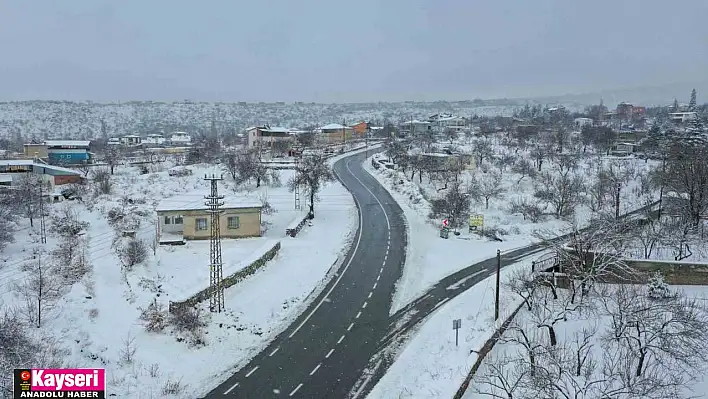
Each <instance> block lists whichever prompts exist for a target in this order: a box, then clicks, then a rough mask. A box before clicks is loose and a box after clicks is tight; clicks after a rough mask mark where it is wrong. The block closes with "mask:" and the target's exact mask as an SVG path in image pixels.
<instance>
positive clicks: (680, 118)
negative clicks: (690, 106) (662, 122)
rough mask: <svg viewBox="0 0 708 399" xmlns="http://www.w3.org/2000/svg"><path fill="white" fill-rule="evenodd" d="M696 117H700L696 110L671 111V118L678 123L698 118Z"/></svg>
mask: <svg viewBox="0 0 708 399" xmlns="http://www.w3.org/2000/svg"><path fill="white" fill-rule="evenodd" d="M696 118H698V114H696V113H695V112H671V113H670V114H669V119H671V121H672V122H678V123H686V122H690V121H693V120H696Z"/></svg>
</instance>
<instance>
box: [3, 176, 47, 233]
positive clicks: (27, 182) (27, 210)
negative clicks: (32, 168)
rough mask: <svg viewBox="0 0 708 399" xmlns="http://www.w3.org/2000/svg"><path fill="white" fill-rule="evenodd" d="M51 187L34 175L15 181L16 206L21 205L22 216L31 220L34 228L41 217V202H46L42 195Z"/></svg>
mask: <svg viewBox="0 0 708 399" xmlns="http://www.w3.org/2000/svg"><path fill="white" fill-rule="evenodd" d="M49 187H50V186H49V184H48V183H45V182H44V181H43V180H42V177H41V176H37V175H35V174H33V173H25V174H23V175H21V176H20V177H19V178H18V179H16V180H14V181H13V185H12V189H13V191H12V192H13V193H14V201H16V202H15V203H16V204H20V206H19V208H20V210H21V211H22V214H23V215H24V216H25V217H26V218H28V219H29V221H30V226H32V227H34V219H35V218H37V217H39V216H40V210H41V209H42V206H41V201H44V198H42V197H41V195H40V193H41V192H42V191H44V192H45V193H46V192H47V190H49Z"/></svg>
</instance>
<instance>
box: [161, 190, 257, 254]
mask: <svg viewBox="0 0 708 399" xmlns="http://www.w3.org/2000/svg"><path fill="white" fill-rule="evenodd" d="M261 208H262V205H261V203H260V202H259V201H237V200H232V201H229V200H228V199H227V200H226V201H225V203H224V205H223V206H221V210H222V211H223V212H222V213H221V215H220V216H219V227H220V228H219V231H220V233H221V237H222V238H246V237H260V236H261ZM155 212H156V213H157V222H158V225H157V235H158V242H160V243H161V244H164V243H178V242H181V241H183V240H207V239H209V238H210V237H211V214H210V213H209V211H208V208H207V207H206V205H204V203H203V201H202V200H198V201H191V202H189V201H184V202H181V203H180V202H179V201H165V202H163V203H162V204H160V205H159V206H158V207H157V208H156V209H155Z"/></svg>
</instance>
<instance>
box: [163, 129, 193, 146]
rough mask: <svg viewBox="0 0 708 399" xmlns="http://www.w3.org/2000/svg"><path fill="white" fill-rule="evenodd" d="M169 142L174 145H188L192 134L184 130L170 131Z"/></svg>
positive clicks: (190, 142)
mask: <svg viewBox="0 0 708 399" xmlns="http://www.w3.org/2000/svg"><path fill="white" fill-rule="evenodd" d="M169 142H170V144H171V145H174V146H189V145H191V144H192V136H190V135H189V134H187V133H186V132H172V135H170V140H169Z"/></svg>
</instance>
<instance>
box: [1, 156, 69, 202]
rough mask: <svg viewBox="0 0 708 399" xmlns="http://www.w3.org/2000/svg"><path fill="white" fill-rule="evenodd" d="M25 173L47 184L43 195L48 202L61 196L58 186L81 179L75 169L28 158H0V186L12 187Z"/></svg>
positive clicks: (57, 199) (54, 200)
mask: <svg viewBox="0 0 708 399" xmlns="http://www.w3.org/2000/svg"><path fill="white" fill-rule="evenodd" d="M27 174H34V175H36V176H39V177H40V178H41V179H42V181H43V182H44V183H45V184H46V185H47V189H46V192H45V193H44V195H45V197H48V199H49V200H50V202H56V201H59V200H61V199H62V198H63V196H62V195H61V189H60V188H59V186H62V185H65V184H71V183H79V182H81V180H82V177H81V174H80V173H79V172H77V171H75V170H71V169H67V168H63V167H61V166H54V165H48V164H45V163H42V162H41V161H34V160H30V159H17V160H0V186H6V187H7V186H9V187H12V186H14V185H17V183H18V182H19V181H20V179H22V177H24V176H25V175H27Z"/></svg>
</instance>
